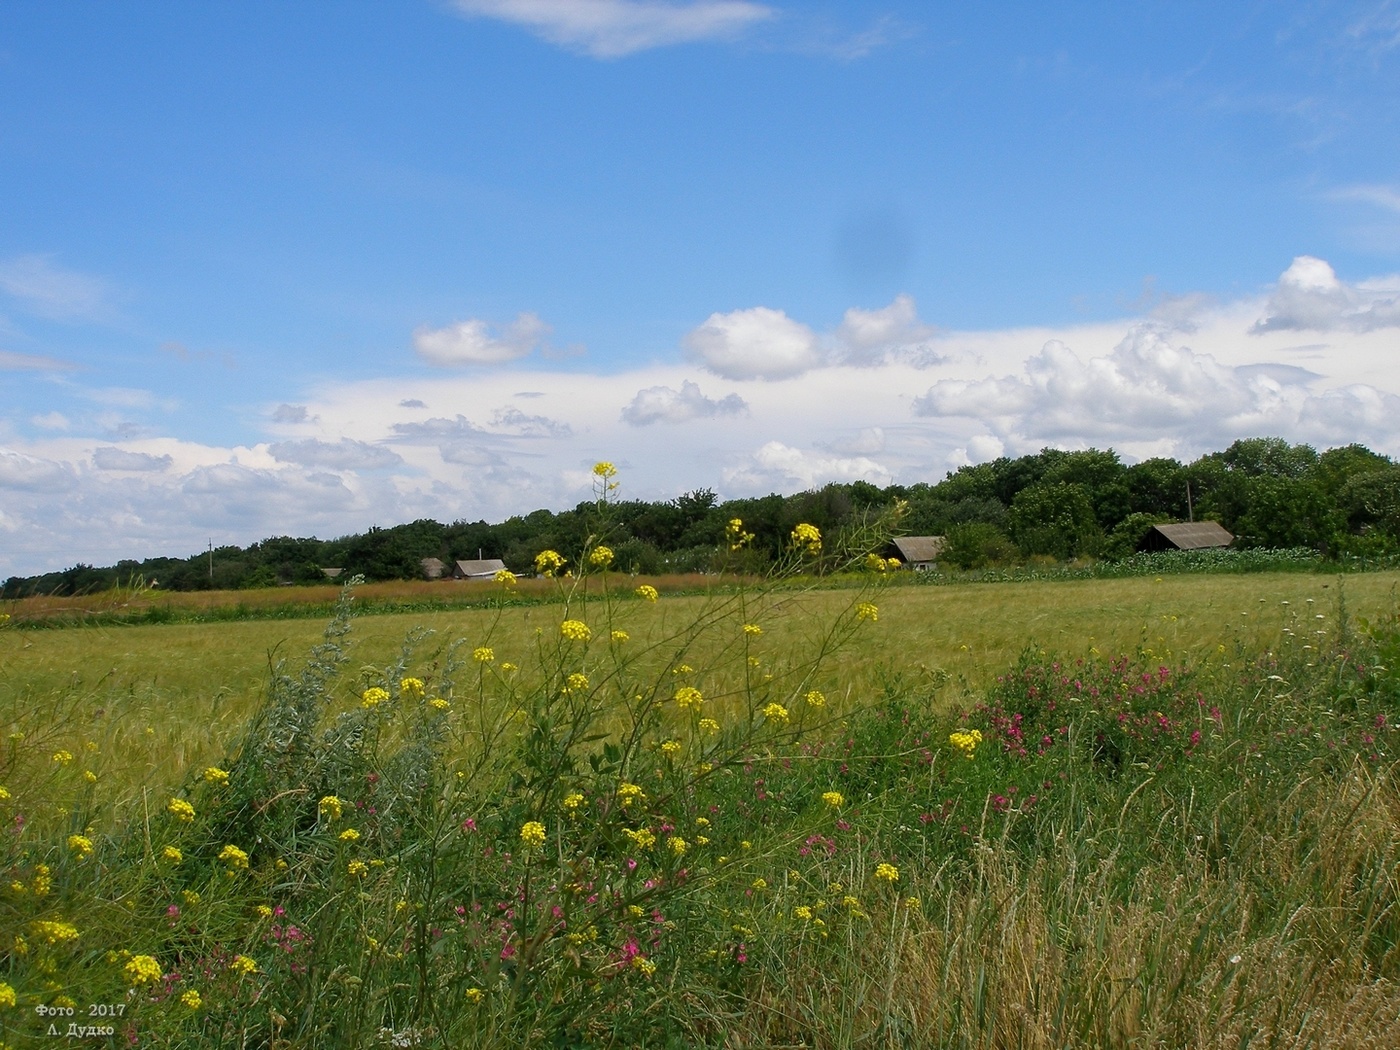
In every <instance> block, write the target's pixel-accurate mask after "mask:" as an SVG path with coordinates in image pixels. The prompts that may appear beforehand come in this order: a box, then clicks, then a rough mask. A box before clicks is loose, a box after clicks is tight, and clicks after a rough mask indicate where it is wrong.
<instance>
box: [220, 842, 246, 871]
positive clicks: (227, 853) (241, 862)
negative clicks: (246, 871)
mask: <svg viewBox="0 0 1400 1050" xmlns="http://www.w3.org/2000/svg"><path fill="white" fill-rule="evenodd" d="M219 859H220V860H221V861H223V862H224V863H225V864H227V865H228V866H229V867H230V868H247V867H248V854H246V853H245V852H243V850H241V849H239V848H238V847H237V846H225V847H224V848H223V849H221V850H219Z"/></svg>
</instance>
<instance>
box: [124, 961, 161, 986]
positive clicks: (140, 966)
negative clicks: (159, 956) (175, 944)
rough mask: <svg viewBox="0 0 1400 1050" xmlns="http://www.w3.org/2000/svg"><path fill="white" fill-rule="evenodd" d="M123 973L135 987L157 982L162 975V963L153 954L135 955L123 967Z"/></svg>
mask: <svg viewBox="0 0 1400 1050" xmlns="http://www.w3.org/2000/svg"><path fill="white" fill-rule="evenodd" d="M122 974H123V975H124V976H125V977H126V979H127V980H128V981H129V982H130V983H131V985H132V986H133V987H136V986H138V985H142V984H155V983H156V982H157V981H159V980H160V979H161V976H162V972H161V968H160V963H158V962H157V961H156V960H155V957H154V956H151V955H133V956H132V957H131V958H130V959H128V960H127V963H126V965H125V966H123V967H122Z"/></svg>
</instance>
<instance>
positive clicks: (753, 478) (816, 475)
mask: <svg viewBox="0 0 1400 1050" xmlns="http://www.w3.org/2000/svg"><path fill="white" fill-rule="evenodd" d="M724 480H725V483H726V484H727V485H730V486H733V487H734V488H737V489H739V490H740V491H741V492H744V493H757V492H792V491H794V490H795V489H811V488H818V487H820V486H822V485H825V484H827V483H828V482H831V481H869V482H872V483H873V484H876V485H888V484H890V483H891V482H892V481H893V480H894V478H893V475H892V474H891V473H890V472H889V471H888V470H887V469H885V467H883V466H882V465H881V464H879V463H877V462H875V460H873V459H870V458H868V457H866V456H832V455H829V454H827V453H825V452H818V451H807V450H804V449H800V448H794V447H792V446H791V445H786V444H784V443H783V442H781V441H769V442H768V443H767V444H765V445H763V446H762V447H761V448H759V449H758V450H757V451H756V452H754V453H753V454H752V455H751V456H749V457H748V458H747V460H746V461H745V462H743V463H741V464H740V465H738V466H734V467H730V468H729V469H727V470H726V471H725V472H724Z"/></svg>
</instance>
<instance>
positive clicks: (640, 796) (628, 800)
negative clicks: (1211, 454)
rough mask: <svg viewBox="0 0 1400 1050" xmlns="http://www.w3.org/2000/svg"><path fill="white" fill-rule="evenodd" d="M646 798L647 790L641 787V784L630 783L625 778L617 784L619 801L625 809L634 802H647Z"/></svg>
mask: <svg viewBox="0 0 1400 1050" xmlns="http://www.w3.org/2000/svg"><path fill="white" fill-rule="evenodd" d="M646 800H647V795H646V792H645V791H643V790H642V789H641V787H640V785H637V784H629V783H628V782H627V781H625V780H624V781H623V782H622V783H621V784H619V785H617V801H618V802H619V803H620V804H621V805H622V808H623V809H626V808H627V807H628V806H630V805H631V804H632V803H633V802H645V801H646Z"/></svg>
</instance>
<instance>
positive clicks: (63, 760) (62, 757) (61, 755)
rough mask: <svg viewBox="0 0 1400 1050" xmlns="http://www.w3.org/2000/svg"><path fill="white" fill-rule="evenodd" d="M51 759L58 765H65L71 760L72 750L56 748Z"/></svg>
mask: <svg viewBox="0 0 1400 1050" xmlns="http://www.w3.org/2000/svg"><path fill="white" fill-rule="evenodd" d="M53 760H54V761H55V762H57V763H58V764H59V765H60V766H66V765H67V764H68V763H69V762H72V761H73V752H71V751H63V750H58V751H55V752H54V753H53Z"/></svg>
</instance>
